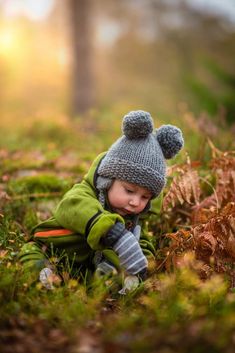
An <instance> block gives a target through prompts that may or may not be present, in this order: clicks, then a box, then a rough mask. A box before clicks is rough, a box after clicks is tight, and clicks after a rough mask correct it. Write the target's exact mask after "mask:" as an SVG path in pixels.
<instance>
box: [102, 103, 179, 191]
mask: <svg viewBox="0 0 235 353" xmlns="http://www.w3.org/2000/svg"><path fill="white" fill-rule="evenodd" d="M122 131H123V134H124V135H123V136H122V137H120V138H119V139H118V140H117V141H116V142H115V143H114V144H113V145H112V146H111V147H110V149H109V150H108V152H107V154H106V156H105V157H104V159H103V160H102V162H101V164H100V166H99V169H98V174H99V175H100V176H102V177H105V178H109V179H120V180H124V181H128V182H130V183H134V184H137V185H140V186H143V187H146V188H147V189H148V190H150V191H151V192H152V194H153V197H156V196H158V195H159V194H160V192H161V191H162V189H163V187H164V186H165V183H166V163H165V159H168V158H172V157H174V156H175V155H176V154H177V153H178V152H179V151H180V149H181V148H182V147H183V144H184V141H183V137H182V132H181V130H180V129H178V128H177V127H175V126H173V125H163V126H161V127H160V128H159V129H157V130H156V131H153V119H152V117H151V115H150V114H149V113H148V112H145V111H142V110H138V111H132V112H130V113H128V114H127V115H126V116H124V118H123V124H122Z"/></svg>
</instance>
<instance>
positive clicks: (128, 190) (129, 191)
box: [126, 189, 134, 194]
mask: <svg viewBox="0 0 235 353" xmlns="http://www.w3.org/2000/svg"><path fill="white" fill-rule="evenodd" d="M126 192H127V193H128V194H133V192H134V191H133V190H130V189H126Z"/></svg>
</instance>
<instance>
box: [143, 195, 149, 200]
mask: <svg viewBox="0 0 235 353" xmlns="http://www.w3.org/2000/svg"><path fill="white" fill-rule="evenodd" d="M142 198H143V199H144V200H148V199H149V198H150V197H149V196H145V195H143V196H142Z"/></svg>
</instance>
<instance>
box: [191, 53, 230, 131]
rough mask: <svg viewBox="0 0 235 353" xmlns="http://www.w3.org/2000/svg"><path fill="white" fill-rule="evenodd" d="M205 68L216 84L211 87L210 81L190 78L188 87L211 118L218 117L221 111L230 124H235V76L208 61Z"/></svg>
mask: <svg viewBox="0 0 235 353" xmlns="http://www.w3.org/2000/svg"><path fill="white" fill-rule="evenodd" d="M205 67H206V68H207V70H208V72H210V73H212V75H213V78H214V79H215V81H216V84H215V83H214V84H213V85H210V84H209V82H208V80H207V81H206V82H202V81H201V80H199V79H198V78H196V77H189V79H188V86H189V87H190V89H191V92H192V93H193V96H194V98H195V100H196V101H197V103H198V105H199V106H200V108H203V109H205V110H206V111H207V112H208V113H209V114H210V115H211V116H216V114H218V112H219V111H220V110H221V108H222V111H223V114H224V116H225V120H226V122H227V123H228V124H234V122H235V100H234V97H235V75H234V74H232V73H228V72H227V71H225V69H224V68H222V67H220V66H219V65H218V64H217V63H216V62H214V61H212V60H207V61H206V63H205Z"/></svg>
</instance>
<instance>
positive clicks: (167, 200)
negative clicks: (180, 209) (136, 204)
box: [163, 159, 200, 210]
mask: <svg viewBox="0 0 235 353" xmlns="http://www.w3.org/2000/svg"><path fill="white" fill-rule="evenodd" d="M193 166H194V164H192V163H191V161H190V160H189V159H188V161H187V163H186V164H184V165H182V166H180V167H178V168H176V172H177V173H178V175H177V176H175V177H174V178H173V181H172V183H171V186H170V189H169V191H168V193H167V194H166V196H165V197H164V200H163V210H167V209H168V208H169V207H170V206H172V207H175V206H176V205H177V204H180V205H182V204H183V203H187V204H189V205H195V204H196V205H197V204H199V200H200V184H199V175H198V172H197V170H194V169H193Z"/></svg>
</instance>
